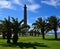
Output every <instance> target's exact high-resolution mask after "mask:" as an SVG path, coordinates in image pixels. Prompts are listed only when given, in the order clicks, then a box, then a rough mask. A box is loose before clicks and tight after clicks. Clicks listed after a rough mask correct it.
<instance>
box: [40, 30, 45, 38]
mask: <svg viewBox="0 0 60 49" xmlns="http://www.w3.org/2000/svg"><path fill="white" fill-rule="evenodd" d="M41 32H42V38H43V39H45V34H44V30H43V29H42V30H41Z"/></svg>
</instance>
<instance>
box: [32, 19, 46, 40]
mask: <svg viewBox="0 0 60 49" xmlns="http://www.w3.org/2000/svg"><path fill="white" fill-rule="evenodd" d="M32 25H35V26H36V27H37V28H38V29H40V30H41V34H42V37H43V39H45V33H44V31H45V27H46V26H45V25H46V23H45V20H43V19H42V18H38V19H37V21H36V22H35V23H33V24H32Z"/></svg>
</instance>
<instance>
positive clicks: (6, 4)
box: [0, 0, 14, 9]
mask: <svg viewBox="0 0 60 49" xmlns="http://www.w3.org/2000/svg"><path fill="white" fill-rule="evenodd" d="M0 8H8V9H14V7H13V6H12V4H11V2H10V1H6V0H3V1H1V0H0Z"/></svg>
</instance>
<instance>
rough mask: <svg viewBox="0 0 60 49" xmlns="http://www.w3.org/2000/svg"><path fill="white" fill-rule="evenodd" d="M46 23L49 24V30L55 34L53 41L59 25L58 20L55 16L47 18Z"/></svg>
mask: <svg viewBox="0 0 60 49" xmlns="http://www.w3.org/2000/svg"><path fill="white" fill-rule="evenodd" d="M48 22H49V24H50V28H51V30H52V29H53V30H54V32H55V39H57V29H58V26H59V25H58V24H59V19H58V18H57V17H56V16H51V17H49V18H48Z"/></svg>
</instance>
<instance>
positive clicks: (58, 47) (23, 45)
mask: <svg viewBox="0 0 60 49" xmlns="http://www.w3.org/2000/svg"><path fill="white" fill-rule="evenodd" d="M58 38H60V36H58ZM11 42H12V41H11ZM0 49H60V40H59V39H58V40H54V36H52V35H46V39H44V40H43V39H42V37H41V36H39V37H32V36H26V37H19V40H18V44H17V45H13V44H7V43H6V39H2V37H0Z"/></svg>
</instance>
